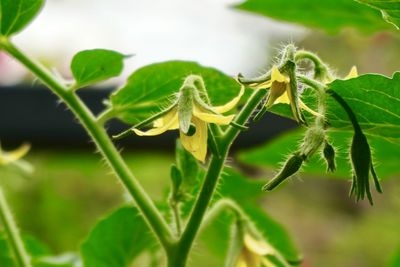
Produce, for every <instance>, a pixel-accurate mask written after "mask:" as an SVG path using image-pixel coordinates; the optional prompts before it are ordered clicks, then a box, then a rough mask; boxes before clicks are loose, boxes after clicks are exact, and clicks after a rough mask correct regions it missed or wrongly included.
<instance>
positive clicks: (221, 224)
mask: <svg viewBox="0 0 400 267" xmlns="http://www.w3.org/2000/svg"><path fill="white" fill-rule="evenodd" d="M234 219H235V216H234V215H233V213H232V212H229V211H224V212H221V213H220V214H218V215H217V216H216V217H215V218H214V219H213V221H212V222H210V224H207V225H205V227H204V228H203V229H202V230H201V232H200V235H199V244H197V245H198V246H202V247H204V248H203V249H201V252H202V253H201V254H199V255H196V253H192V256H191V259H190V260H191V261H193V262H198V261H203V264H202V265H203V266H206V265H207V266H224V262H225V259H226V256H227V253H228V249H229V244H230V238H231V227H232V223H233V222H234ZM195 245H196V244H195ZM194 249H195V250H200V248H198V247H197V248H196V247H195V248H194ZM205 253H209V254H210V256H208V255H207V254H206V255H207V258H206V260H204V254H205ZM199 266H201V265H200V264H199Z"/></svg>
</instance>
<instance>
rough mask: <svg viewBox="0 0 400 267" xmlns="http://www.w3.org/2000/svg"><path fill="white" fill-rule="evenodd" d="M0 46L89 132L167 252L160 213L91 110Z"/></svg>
mask: <svg viewBox="0 0 400 267" xmlns="http://www.w3.org/2000/svg"><path fill="white" fill-rule="evenodd" d="M0 47H1V48H3V49H4V50H5V51H6V52H8V53H9V54H10V55H11V56H13V57H14V58H15V59H17V60H18V61H19V62H20V63H22V64H23V65H24V66H25V67H26V68H28V69H29V70H30V71H31V72H33V74H35V75H36V76H37V77H38V78H39V79H40V80H41V81H42V82H43V83H44V84H45V85H47V86H48V87H49V88H50V90H51V91H53V93H55V94H56V95H57V96H59V97H60V98H61V99H62V100H63V101H64V103H65V104H66V105H67V106H68V107H69V108H70V109H71V110H72V112H73V113H74V114H75V116H76V117H77V118H78V119H79V121H80V122H81V124H82V125H83V127H84V128H85V129H86V131H87V132H88V133H89V135H90V136H91V138H92V139H93V141H94V143H95V144H96V146H97V148H98V149H99V151H100V152H101V154H102V155H103V157H104V158H105V159H106V161H107V162H108V163H109V165H110V166H111V168H112V169H113V171H114V172H115V174H116V176H117V177H118V178H119V179H120V180H121V182H122V183H123V184H124V186H125V188H126V189H127V190H128V192H129V193H130V194H131V196H132V197H133V199H134V200H135V201H136V204H137V206H138V207H139V210H140V211H141V213H142V214H143V216H144V218H145V220H146V221H147V223H148V225H149V226H150V228H151V229H152V230H153V232H154V233H155V235H156V236H157V237H158V239H159V241H160V243H161V244H162V246H163V247H164V249H166V251H168V249H169V246H170V244H171V243H172V242H173V241H174V237H173V235H172V232H171V230H170V228H169V226H168V225H167V223H166V222H165V220H164V218H163V217H162V216H161V213H160V212H159V211H158V209H157V208H156V206H155V205H154V203H153V201H152V200H151V198H150V197H149V196H148V194H147V193H146V192H145V190H144V189H143V187H142V186H141V185H140V183H139V182H138V181H137V179H136V178H135V177H134V176H133V174H132V173H131V171H130V170H129V168H128V166H127V165H126V163H125V162H124V160H123V159H122V157H121V155H120V154H119V152H118V151H117V149H116V148H115V146H114V144H113V143H112V142H111V140H110V138H109V136H108V135H107V132H106V131H105V129H104V128H103V126H102V124H101V123H98V122H97V121H96V118H95V117H94V115H93V114H92V113H91V111H90V110H89V109H88V108H87V107H86V106H85V104H84V103H83V102H82V101H81V100H80V99H79V98H78V96H77V95H76V94H75V93H74V92H73V91H71V90H68V88H66V87H65V86H64V85H63V84H61V83H60V82H58V81H57V80H56V79H55V78H54V77H53V76H52V75H51V73H49V71H48V70H46V69H45V68H44V67H43V66H41V65H40V64H39V63H37V62H35V61H33V60H32V59H30V58H29V57H28V56H26V55H25V54H24V53H23V52H21V51H20V50H19V49H18V48H16V47H15V46H14V45H13V44H11V43H10V42H8V41H5V40H2V45H1V46H0Z"/></svg>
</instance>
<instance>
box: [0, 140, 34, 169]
mask: <svg viewBox="0 0 400 267" xmlns="http://www.w3.org/2000/svg"><path fill="white" fill-rule="evenodd" d="M30 148H31V146H30V144H27V143H26V144H22V145H21V146H20V147H19V148H17V149H15V150H13V151H9V152H2V153H1V154H0V165H6V164H9V163H11V162H13V161H17V160H19V159H20V158H22V157H23V156H25V155H26V154H27V153H28V151H29V149H30Z"/></svg>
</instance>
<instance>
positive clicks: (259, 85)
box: [249, 80, 272, 89]
mask: <svg viewBox="0 0 400 267" xmlns="http://www.w3.org/2000/svg"><path fill="white" fill-rule="evenodd" d="M271 85H272V81H271V80H268V81H265V82H262V83H251V84H249V86H250V87H251V88H253V89H266V88H270V87H271Z"/></svg>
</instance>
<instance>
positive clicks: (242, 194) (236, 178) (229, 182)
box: [217, 168, 265, 204]
mask: <svg viewBox="0 0 400 267" xmlns="http://www.w3.org/2000/svg"><path fill="white" fill-rule="evenodd" d="M263 185H264V182H263V181H260V180H255V179H250V178H248V177H245V176H243V175H241V174H239V173H238V172H237V171H235V170H233V169H229V168H225V169H224V173H223V174H222V177H221V181H220V184H219V185H218V189H217V194H218V195H219V196H220V197H227V198H231V199H234V200H235V201H238V202H239V203H253V204H256V201H257V200H259V199H260V198H261V197H263V196H265V193H264V192H263V191H262V190H261V188H262V186H263Z"/></svg>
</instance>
